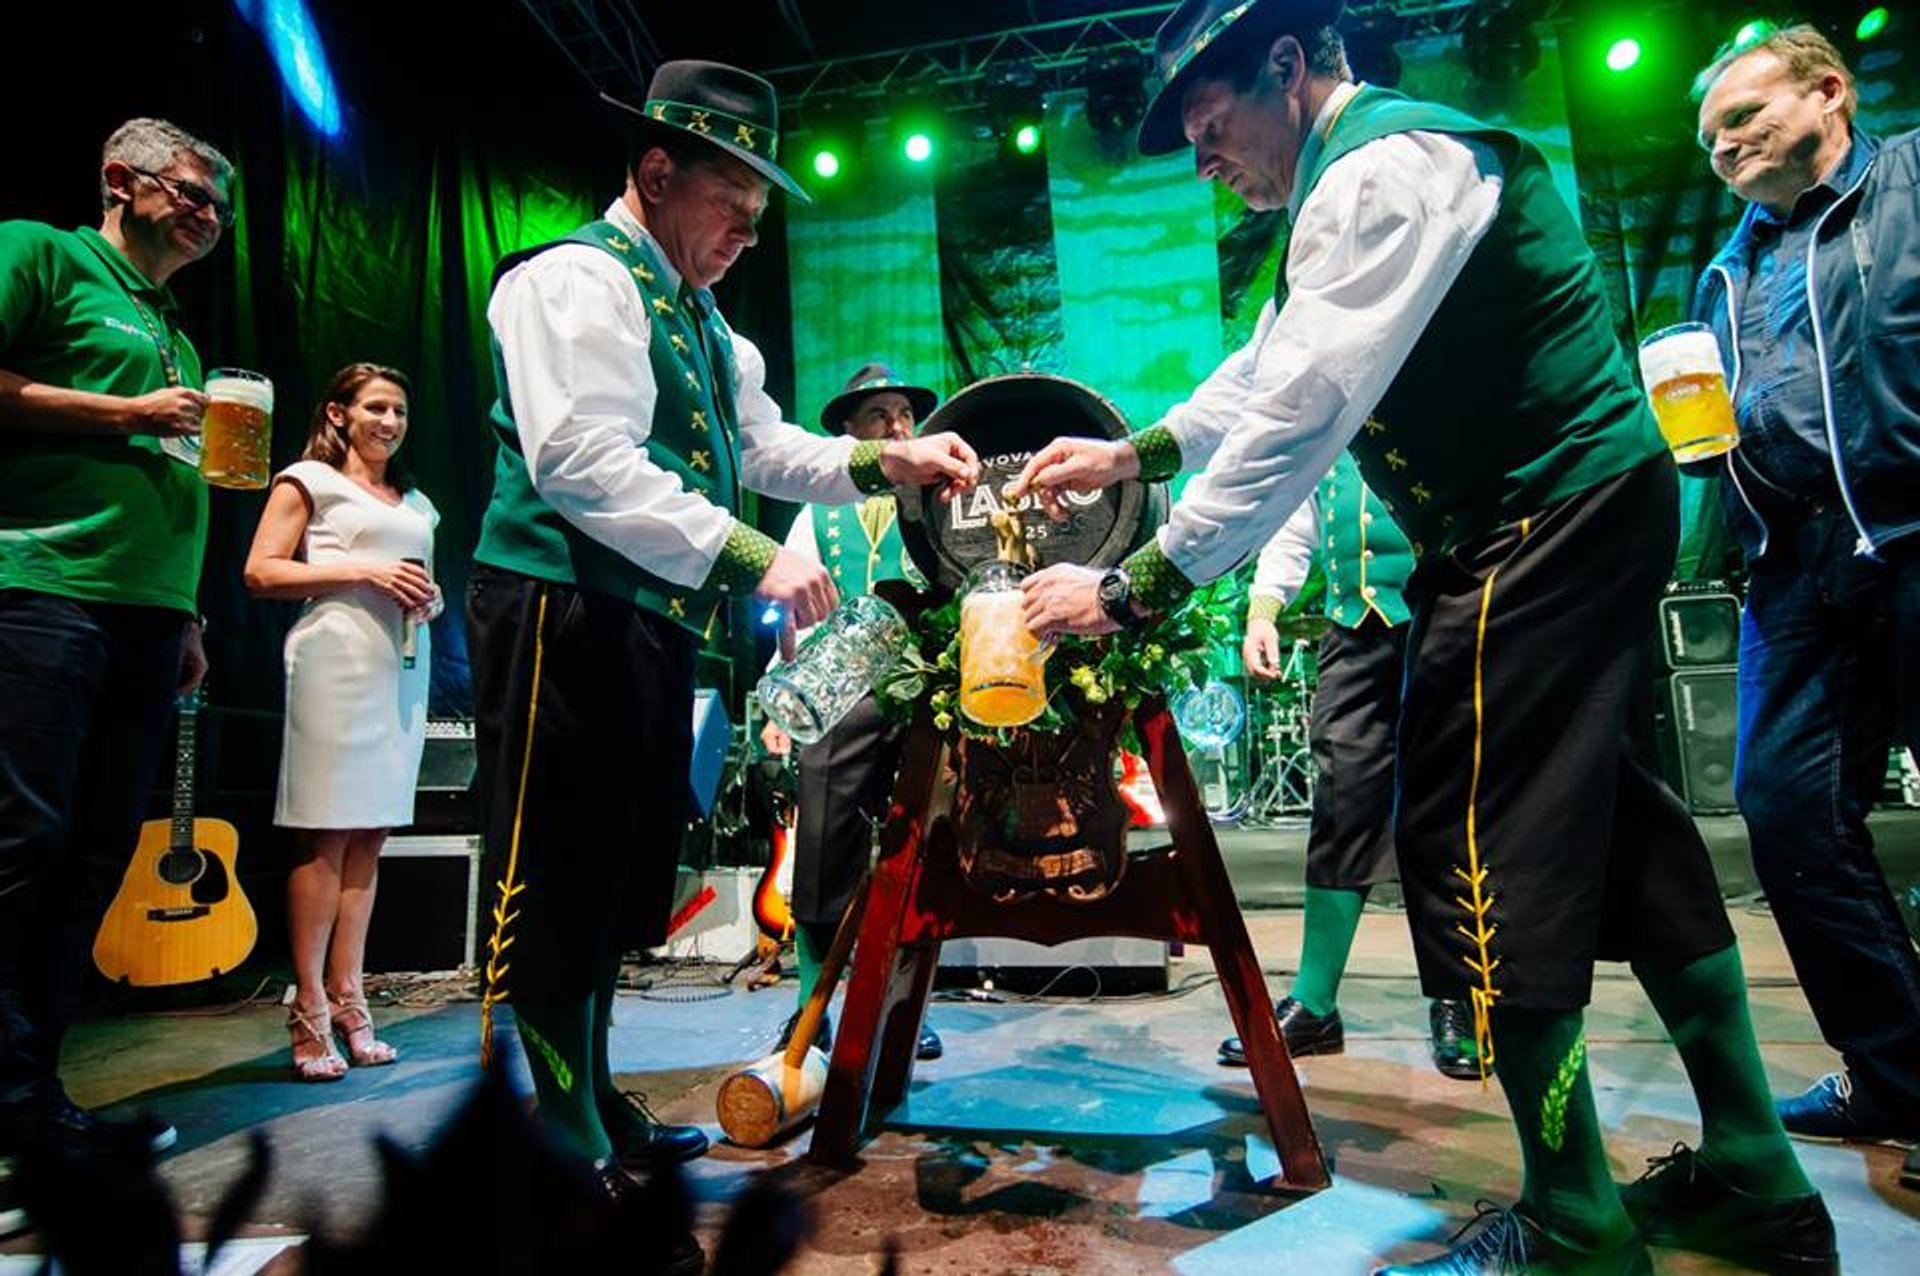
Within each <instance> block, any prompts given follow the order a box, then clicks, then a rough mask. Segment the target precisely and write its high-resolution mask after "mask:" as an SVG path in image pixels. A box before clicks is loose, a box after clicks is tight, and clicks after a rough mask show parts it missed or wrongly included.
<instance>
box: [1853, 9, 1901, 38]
mask: <svg viewBox="0 0 1920 1276" xmlns="http://www.w3.org/2000/svg"><path fill="white" fill-rule="evenodd" d="M1892 18H1893V15H1892V14H1891V13H1888V12H1887V10H1886V7H1885V6H1883V5H1875V6H1874V7H1873V8H1871V9H1869V10H1867V11H1866V12H1865V13H1863V14H1861V15H1860V22H1859V24H1858V25H1857V26H1855V27H1854V28H1853V38H1854V39H1856V40H1859V41H1861V42H1862V43H1865V42H1866V41H1868V40H1871V39H1873V38H1874V37H1875V36H1877V35H1879V34H1880V33H1881V32H1882V31H1885V30H1886V29H1887V23H1888V22H1889V21H1891V20H1892Z"/></svg>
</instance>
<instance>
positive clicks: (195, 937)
mask: <svg viewBox="0 0 1920 1276" xmlns="http://www.w3.org/2000/svg"><path fill="white" fill-rule="evenodd" d="M199 719H200V697H199V694H198V693H197V692H196V693H194V694H192V695H187V696H183V697H181V700H180V725H179V730H178V733H177V735H176V738H175V743H174V768H173V815H172V817H171V818H169V819H164V820H148V821H147V822H146V823H145V824H143V825H141V826H140V841H139V844H138V845H137V846H135V847H134V851H133V860H132V862H131V863H129V864H128V865H127V872H126V876H125V877H124V878H122V879H121V882H120V890H119V893H117V894H116V895H115V896H114V897H113V906H112V907H111V908H109V909H108V910H107V915H106V917H105V918H104V919H102V921H101V923H100V932H99V934H98V935H96V936H95V937H94V941H93V964H94V965H96V966H98V967H99V968H100V973H101V974H103V975H105V976H106V977H107V978H108V979H112V980H115V981H116V982H119V983H124V984H131V985H133V986H134V987H136V988H149V987H157V986H160V985H165V984H188V983H193V982H194V981H195V980H199V979H212V978H213V977H215V976H216V975H222V974H225V973H226V972H228V971H230V970H232V969H233V968H234V967H236V966H238V965H239V964H240V963H241V962H243V961H245V960H246V958H247V954H248V953H250V952H252V951H253V943H254V940H255V939H257V938H258V937H259V933H260V927H259V923H258V922H256V921H255V920H254V916H253V905H252V904H251V903H249V902H248V901H247V896H246V893H245V892H244V891H242V890H241V889H240V879H239V878H238V877H236V876H235V875H234V858H235V856H236V855H237V854H238V853H239V850H240V834H239V833H238V832H237V831H236V830H235V829H234V827H233V825H231V824H229V823H228V822H227V821H225V820H208V819H196V818H195V817H194V814H193V794H194V759H195V756H196V753H197V751H198V737H199V731H198V727H199Z"/></svg>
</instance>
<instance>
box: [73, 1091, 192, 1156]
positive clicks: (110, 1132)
mask: <svg viewBox="0 0 1920 1276" xmlns="http://www.w3.org/2000/svg"><path fill="white" fill-rule="evenodd" d="M40 1117H41V1119H42V1121H43V1122H44V1123H45V1124H44V1127H43V1128H45V1129H47V1130H48V1131H49V1132H50V1133H51V1134H52V1135H53V1137H54V1138H55V1139H64V1140H70V1141H72V1142H75V1143H80V1144H85V1145H87V1146H89V1147H92V1148H95V1149H101V1150H113V1151H127V1152H137V1153H142V1154H144V1155H147V1156H158V1155H159V1154H160V1153H162V1152H164V1151H166V1150H167V1149H168V1148H170V1147H172V1146H173V1145H174V1144H175V1143H178V1142H179V1141H180V1131H178V1130H176V1129H174V1128H173V1125H172V1123H171V1122H168V1121H163V1120H161V1119H160V1118H159V1117H157V1116H154V1115H153V1114H152V1113H151V1112H136V1113H134V1114H133V1115H132V1116H127V1117H104V1116H101V1115H100V1114H99V1113H97V1112H89V1111H88V1110H87V1109H85V1108H83V1107H81V1106H80V1105H79V1104H77V1103H75V1102H74V1101H73V1100H72V1099H69V1098H68V1097H67V1096H66V1095H64V1094H62V1095H60V1096H59V1097H57V1098H55V1099H52V1100H50V1101H48V1102H46V1103H45V1104H44V1105H42V1107H41V1111H40Z"/></svg>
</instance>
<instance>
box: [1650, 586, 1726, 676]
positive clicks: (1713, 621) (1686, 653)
mask: <svg viewBox="0 0 1920 1276" xmlns="http://www.w3.org/2000/svg"><path fill="white" fill-rule="evenodd" d="M1660 653H1661V657H1662V659H1663V660H1664V661H1665V663H1666V667H1667V668H1668V669H1676V670H1677V669H1700V668H1707V667H1711V666H1715V665H1731V664H1733V663H1734V662H1735V661H1736V660H1738V659H1739V656H1740V600H1739V599H1738V598H1735V597H1734V596H1733V595H1732V594H1725V593H1692V592H1686V593H1674V594H1669V595H1668V596H1667V597H1665V598H1662V599H1661V600H1660Z"/></svg>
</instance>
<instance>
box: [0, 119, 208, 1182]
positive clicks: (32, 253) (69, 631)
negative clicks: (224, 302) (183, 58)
mask: <svg viewBox="0 0 1920 1276" xmlns="http://www.w3.org/2000/svg"><path fill="white" fill-rule="evenodd" d="M231 175H232V166H231V165H230V164H229V163H228V162H227V160H226V158H225V157H224V156H222V155H221V154H220V152H218V151H217V150H215V149H214V148H213V147H211V146H209V145H207V144H206V143H205V142H202V141H200V140H199V139H197V138H195V137H192V136H190V135H189V134H187V133H185V132H182V131H181V130H180V129H178V128H175V127H174V126H173V125H171V124H168V123H166V122H165V121H163V120H150V119H141V120H131V121H129V122H128V123H126V124H124V125H122V126H121V127H120V128H119V129H117V130H116V131H115V132H114V134H113V135H112V136H111V137H110V138H108V139H107V144H106V148H105V150H104V152H103V154H102V156H101V166H100V197H101V203H102V205H103V206H104V208H105V213H104V215H103V217H102V218H101V222H100V229H99V230H97V231H96V230H91V229H85V228H83V229H80V230H73V231H64V230H56V229H54V228H53V227H51V226H45V225H41V224H40V223H37V222H24V221H12V222H0V704H4V705H5V706H6V707H5V711H4V712H3V713H0V1155H4V1154H5V1153H6V1152H8V1151H9V1150H10V1149H9V1143H10V1142H12V1141H13V1140H15V1139H17V1138H19V1137H22V1132H23V1131H24V1130H26V1129H27V1128H28V1127H32V1126H39V1127H41V1128H42V1129H51V1130H52V1131H53V1132H54V1134H55V1135H56V1137H60V1138H65V1139H70V1140H75V1141H80V1142H91V1143H103V1142H104V1143H122V1144H127V1143H130V1144H133V1145H136V1146H141V1147H144V1148H146V1149H149V1150H151V1151H160V1150H164V1149H165V1148H166V1147H168V1146H170V1145H171V1144H172V1142H173V1141H174V1131H173V1128H172V1127H171V1126H169V1125H166V1124H165V1123H164V1122H160V1121H157V1120H154V1119H152V1118H139V1119H136V1120H133V1121H108V1120H104V1119H102V1118H100V1117H97V1116H95V1115H94V1114H92V1113H89V1112H87V1111H85V1110H84V1109H82V1108H79V1107H77V1106H76V1105H75V1104H74V1103H73V1102H72V1101H71V1100H70V1099H68V1098H67V1095H66V1091H65V1089H64V1088H63V1087H62V1086H61V1084H60V1078H59V1071H58V1065H59V1052H60V1043H61V1038H62V1036H63V1034H64V1032H65V1028H66V1025H67V1022H68V1018H69V1016H70V1013H71V1009H72V1005H73V1002H74V999H75V996H76V994H77V991H78V985H79V977H80V975H81V973H82V972H83V971H84V970H85V969H86V962H87V946H88V943H89V941H90V940H91V938H92V936H93V932H94V929H95V927H97V926H98V924H99V919H100V914H101V911H102V910H103V909H104V907H105V904H106V901H107V899H108V898H109V897H110V895H111V893H112V891H113V889H114V887H115V886H116V885H117V884H118V882H119V878H120V874H121V872H122V870H123V869H124V868H125V867H126V862H127V858H128V856H129V855H130V854H131V853H132V850H133V846H134V843H135V842H136V841H137V840H138V836H139V831H140V821H141V818H142V817H143V815H144V814H145V810H146V800H147V794H148V791H149V789H150V787H151V785H152V783H153V779H154V775H155V769H156V767H157V766H158V764H159V761H160V758H161V757H162V755H163V753H164V750H165V744H166V736H167V730H166V728H167V723H168V720H169V717H170V714H171V711H172V707H173V702H174V698H175V696H176V695H177V694H179V693H181V692H184V691H187V690H190V689H191V688H192V687H194V686H195V685H197V684H198V682H199V680H200V676H201V674H202V673H203V672H204V671H205V668H206V660H205V656H204V655H203V654H202V648H201V644H200V631H199V626H198V624H197V623H196V621H195V616H196V614H197V607H196V605H195V600H196V595H197V591H198V588H199V583H200V558H201V552H202V549H203V548H204V545H205V542H206V529H207V494H206V488H205V486H204V485H203V484H202V483H201V480H200V476H199V474H198V473H197V472H196V471H195V469H194V468H193V466H192V464H191V463H189V462H187V461H183V460H181V459H176V457H175V456H174V455H173V454H171V453H170V452H169V451H168V448H167V441H168V440H170V439H176V438H183V437H190V436H192V435H195V434H197V433H198V431H199V428H200V414H201V411H202V409H203V408H204V407H205V404H206V398H205V396H204V395H202V394H201V393H200V359H199V356H198V355H197V354H196V353H195V352H194V349H193V345H192V343H191V342H189V341H188V340H187V337H186V334H185V333H183V332H182V331H181V330H180V327H179V323H178V314H177V310H176V307H175V305H174V302H173V297H172V295H171V294H170V293H169V292H168V291H167V282H168V280H170V279H171V278H172V277H173V275H174V273H175V272H176V271H178V270H180V269H181V268H182V267H185V266H189V265H191V264H193V263H194V262H196V261H199V260H200V259H201V258H202V257H205V256H206V255H207V254H208V253H210V252H212V251H213V249H214V247H215V246H216V245H218V244H219V242H220V237H221V232H222V231H223V230H225V228H226V227H227V226H228V225H229V224H230V223H231V221H232V209H231V207H230V206H229V205H228V204H227V202H226V198H227V185H228V181H229V179H230V177H231ZM182 455H183V456H185V455H189V454H187V453H185V452H183V453H182Z"/></svg>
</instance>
